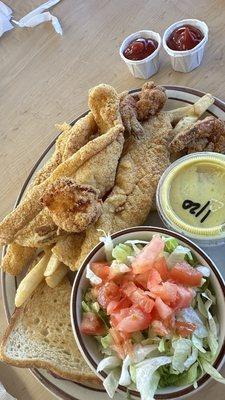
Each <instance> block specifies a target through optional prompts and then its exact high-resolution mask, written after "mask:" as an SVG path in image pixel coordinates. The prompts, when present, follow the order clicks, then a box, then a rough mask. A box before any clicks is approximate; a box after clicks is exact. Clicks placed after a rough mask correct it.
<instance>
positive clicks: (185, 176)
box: [156, 152, 225, 246]
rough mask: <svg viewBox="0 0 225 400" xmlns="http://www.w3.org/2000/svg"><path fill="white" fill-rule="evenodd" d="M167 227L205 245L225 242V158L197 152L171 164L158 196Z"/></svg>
mask: <svg viewBox="0 0 225 400" xmlns="http://www.w3.org/2000/svg"><path fill="white" fill-rule="evenodd" d="M156 202H157V209H158V212H159V215H160V217H161V219H162V221H163V222H164V224H165V225H166V226H167V227H169V228H170V229H173V230H175V231H177V232H179V233H182V234H183V235H185V236H187V237H189V238H191V239H192V240H194V241H196V242H197V243H198V244H200V245H202V246H215V245H219V244H222V243H225V155H222V154H219V153H211V152H202V153H193V154H190V155H187V156H185V157H182V158H180V159H179V160H177V161H175V162H174V163H173V164H171V165H170V167H168V168H167V169H166V171H165V172H164V174H163V175H162V177H161V179H160V181H159V184H158V188H157V193H156Z"/></svg>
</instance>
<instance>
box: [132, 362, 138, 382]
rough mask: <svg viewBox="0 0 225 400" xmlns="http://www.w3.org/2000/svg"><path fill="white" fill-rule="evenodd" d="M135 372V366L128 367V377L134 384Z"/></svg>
mask: <svg viewBox="0 0 225 400" xmlns="http://www.w3.org/2000/svg"><path fill="white" fill-rule="evenodd" d="M136 372H137V368H136V365H135V364H131V365H130V377H131V380H132V382H134V383H135V384H136Z"/></svg>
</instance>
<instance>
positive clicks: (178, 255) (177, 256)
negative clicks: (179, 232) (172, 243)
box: [166, 245, 190, 268]
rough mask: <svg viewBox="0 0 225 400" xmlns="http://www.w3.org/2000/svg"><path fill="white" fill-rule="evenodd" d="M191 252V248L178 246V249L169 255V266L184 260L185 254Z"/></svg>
mask: <svg viewBox="0 0 225 400" xmlns="http://www.w3.org/2000/svg"><path fill="white" fill-rule="evenodd" d="M189 253H190V249H188V248H187V247H183V246H180V245H179V246H177V247H176V249H175V250H174V251H173V252H172V253H171V254H170V255H169V257H168V258H167V260H166V262H167V265H168V267H169V268H172V267H174V265H175V264H177V263H180V262H182V261H184V259H185V256H186V255H187V254H189Z"/></svg>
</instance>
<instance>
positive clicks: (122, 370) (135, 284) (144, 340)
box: [80, 235, 225, 400]
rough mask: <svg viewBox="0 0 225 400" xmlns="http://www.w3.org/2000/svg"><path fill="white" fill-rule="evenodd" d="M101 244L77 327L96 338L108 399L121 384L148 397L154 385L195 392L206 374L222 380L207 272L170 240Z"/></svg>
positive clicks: (145, 399) (108, 240)
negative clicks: (188, 388)
mask: <svg viewBox="0 0 225 400" xmlns="http://www.w3.org/2000/svg"><path fill="white" fill-rule="evenodd" d="M104 242H105V254H106V259H105V260H102V261H100V262H94V263H92V264H91V265H88V267H87V272H86V276H87V278H88V279H89V281H90V287H89V288H88V289H87V291H86V293H85V294H84V296H83V301H82V310H83V314H82V323H81V327H80V329H81V332H82V333H83V334H86V335H93V336H94V337H95V338H96V340H97V341H98V344H99V348H100V352H101V353H102V355H103V359H102V360H101V361H100V363H99V365H98V368H97V371H102V370H104V371H106V372H107V377H106V379H105V380H104V387H105V389H106V391H107V393H108V395H109V396H110V397H111V398H112V397H113V396H114V394H115V391H116V389H117V387H118V385H123V386H126V387H127V388H128V390H129V389H134V390H137V391H139V392H140V395H141V399H142V400H151V399H154V394H155V392H156V390H157V389H158V388H164V387H168V386H184V385H189V384H193V385H194V387H197V380H198V378H199V377H200V376H201V375H202V374H203V373H207V374H209V375H211V376H212V377H213V378H214V379H216V380H218V381H219V382H221V383H225V378H223V377H222V376H221V375H220V373H219V372H218V371H217V370H216V369H215V368H213V366H212V363H213V361H214V360H215V358H216V356H217V351H218V330H219V327H218V322H217V318H216V298H215V296H214V294H213V292H212V290H211V288H210V282H209V276H210V270H209V268H207V267H205V266H201V265H198V261H197V259H196V257H195V255H194V254H193V253H192V252H191V251H190V249H189V248H186V247H183V246H181V245H180V244H179V243H178V241H177V240H176V239H175V238H173V237H164V236H160V235H155V236H153V238H152V240H151V241H150V242H145V241H141V240H127V241H126V242H124V243H120V244H117V245H116V246H115V247H113V243H112V240H111V238H110V236H108V237H106V238H104Z"/></svg>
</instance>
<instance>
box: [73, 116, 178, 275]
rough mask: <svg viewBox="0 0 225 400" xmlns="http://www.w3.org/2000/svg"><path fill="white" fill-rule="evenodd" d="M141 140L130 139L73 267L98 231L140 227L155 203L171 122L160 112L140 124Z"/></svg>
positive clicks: (167, 156)
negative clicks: (101, 207)
mask: <svg viewBox="0 0 225 400" xmlns="http://www.w3.org/2000/svg"><path fill="white" fill-rule="evenodd" d="M143 129H144V135H143V136H142V137H139V138H137V137H134V136H133V137H129V138H128V139H127V141H128V143H127V146H126V152H125V154H123V156H122V158H121V160H120V163H119V166H118V172H117V176H116V182H115V186H114V188H113V190H112V192H111V194H110V195H109V196H108V197H107V199H106V200H105V201H104V204H103V211H102V215H101V216H100V218H99V219H98V221H97V222H96V224H94V225H91V226H90V227H89V228H88V229H87V231H86V236H85V240H84V242H83V245H82V248H81V253H80V256H79V258H78V259H77V260H74V261H73V263H72V267H73V269H77V268H79V266H80V265H81V263H82V261H83V260H84V258H85V257H86V256H87V254H88V252H89V251H90V250H91V249H92V248H93V246H95V245H96V244H97V243H98V241H99V236H100V233H99V230H104V231H105V232H110V233H113V232H115V231H117V230H120V229H124V228H128V227H130V226H135V225H140V224H143V222H144V221H145V219H146V217H147V215H148V214H149V212H150V209H151V206H152V202H153V201H154V196H155V191H156V187H157V184H158V181H159V179H160V176H161V175H162V173H163V172H164V170H165V169H166V168H167V166H168V165H169V164H170V153H169V143H170V140H171V130H172V125H171V120H170V116H169V115H168V114H167V113H165V112H160V113H159V114H158V116H157V117H156V116H154V117H152V118H151V119H149V120H148V121H147V122H145V123H143Z"/></svg>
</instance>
